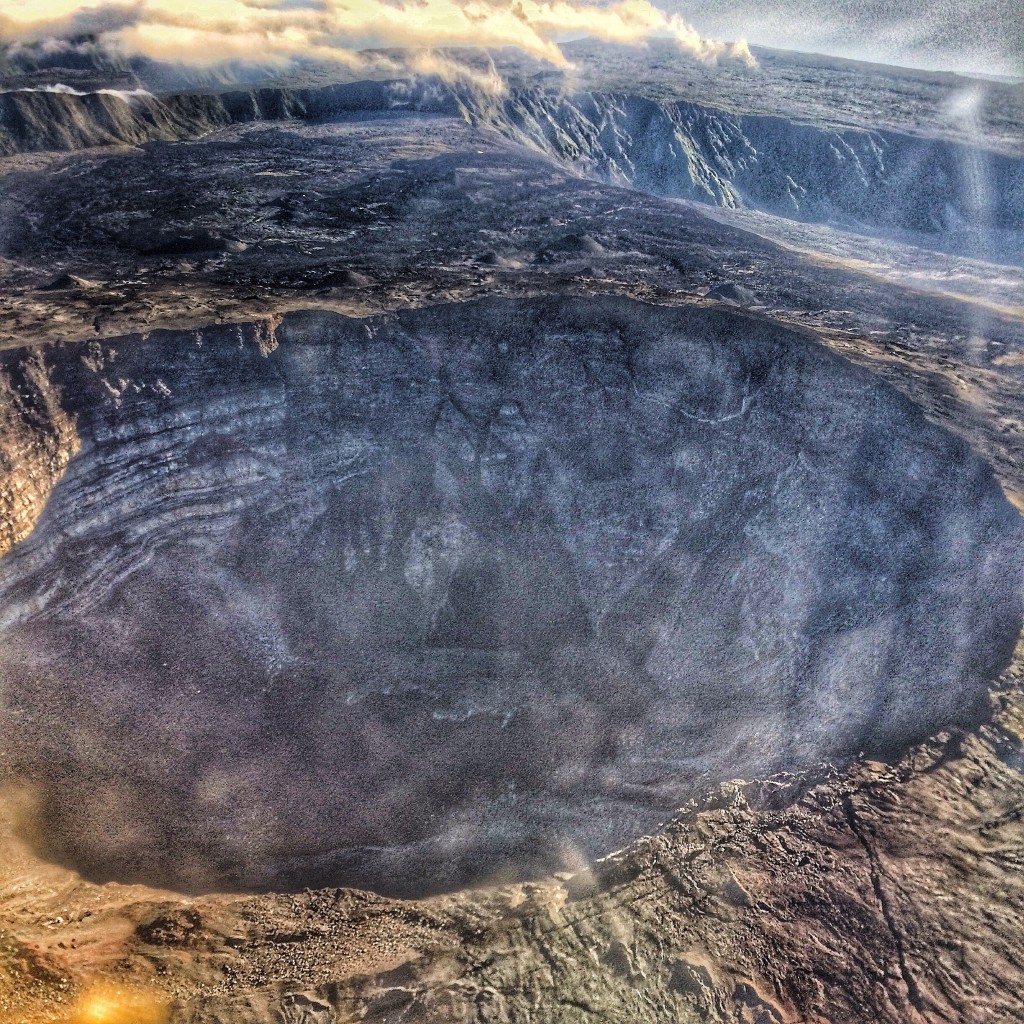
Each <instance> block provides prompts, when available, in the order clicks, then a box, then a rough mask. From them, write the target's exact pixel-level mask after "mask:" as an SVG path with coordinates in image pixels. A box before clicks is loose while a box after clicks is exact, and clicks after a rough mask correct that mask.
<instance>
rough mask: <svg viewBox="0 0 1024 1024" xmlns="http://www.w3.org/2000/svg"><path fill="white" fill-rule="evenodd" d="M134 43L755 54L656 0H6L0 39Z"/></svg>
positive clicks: (183, 48)
mask: <svg viewBox="0 0 1024 1024" xmlns="http://www.w3.org/2000/svg"><path fill="white" fill-rule="evenodd" d="M86 35H88V36H91V37H95V38H97V39H98V40H99V41H100V42H101V43H102V44H103V45H104V46H106V47H109V48H111V49H113V50H116V51H118V52H122V53H125V54H129V55H142V56H146V57H151V58H155V59H159V60H171V61H178V62H184V63H189V64H216V63H220V62H224V61H230V60H245V61H260V62H268V61H271V62H273V61H276V62H282V63H283V62H287V61H289V60H291V59H294V58H296V57H303V58H311V59H317V60H332V61H342V62H345V63H358V62H359V61H360V60H361V59H362V58H359V57H358V56H356V54H357V52H358V51H360V50H364V49H369V48H381V47H409V48H419V49H422V48H426V49H435V48H439V47H451V46H480V47H493V48H497V47H503V46H513V47H517V48H518V49H520V50H523V51H524V52H526V53H529V54H532V55H534V56H536V57H539V58H542V59H544V60H547V61H550V62H551V63H553V64H556V65H564V64H566V63H567V62H566V60H565V56H564V54H563V53H562V50H561V48H560V46H559V42H560V41H564V40H565V39H568V38H572V37H576V36H580V35H588V36H590V37H593V38H597V39H602V40H606V41H610V42H616V43H625V44H642V43H644V42H647V41H648V40H651V39H655V38H662V39H672V40H674V41H675V42H676V43H677V44H678V45H679V47H680V48H681V49H682V50H684V51H685V52H687V53H690V54H692V55H693V56H695V57H698V58H700V59H702V60H715V59H718V58H720V57H732V58H737V59H742V60H749V59H750V54H749V50H747V47H746V44H745V43H744V42H742V41H740V42H738V43H733V44H726V43H723V42H720V41H717V40H713V39H706V38H704V37H703V36H701V35H700V33H699V32H698V31H697V30H696V29H695V28H694V27H693V26H692V25H690V24H689V23H688V22H686V21H685V20H683V18H682V17H680V16H679V15H678V14H668V13H666V12H665V11H662V10H661V9H660V8H658V7H656V6H654V5H653V4H652V3H651V2H650V0H615V2H610V3H605V4H591V3H574V2H571V0H402V2H388V0H348V2H345V0H137V2H120V0H114V2H107V3H100V4H94V5H89V4H83V3H80V2H74V0H8V2H7V3H5V4H4V6H3V11H2V13H0V42H4V43H7V44H8V45H10V44H18V43H24V44H35V45H38V44H48V43H51V42H53V41H60V40H71V39H75V38H80V37H82V36H86Z"/></svg>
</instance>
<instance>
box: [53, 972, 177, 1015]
mask: <svg viewBox="0 0 1024 1024" xmlns="http://www.w3.org/2000/svg"><path fill="white" fill-rule="evenodd" d="M169 1015H170V1006H169V1005H168V1001H167V999H166V997H164V996H162V995H160V994H159V993H155V992H149V991H146V990H145V989H140V988H134V987H130V986H127V985H117V984H115V983H113V982H98V983H96V984H92V985H90V986H88V987H87V988H86V989H85V991H84V992H82V994H81V995H80V996H79V997H78V999H77V1001H76V1002H75V1004H74V1006H73V1007H72V1009H71V1014H70V1016H69V1017H67V1018H66V1022H62V1024H166V1022H167V1020H168V1018H169Z"/></svg>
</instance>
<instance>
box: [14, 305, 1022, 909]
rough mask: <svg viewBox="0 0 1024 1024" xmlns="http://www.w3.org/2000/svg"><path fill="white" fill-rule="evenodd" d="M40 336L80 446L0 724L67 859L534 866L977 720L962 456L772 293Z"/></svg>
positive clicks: (1011, 519) (998, 654)
mask: <svg viewBox="0 0 1024 1024" xmlns="http://www.w3.org/2000/svg"><path fill="white" fill-rule="evenodd" d="M46 359H47V361H48V362H49V363H50V365H51V374H52V379H53V380H54V381H55V382H57V383H58V384H59V386H60V388H61V389H62V391H63V394H64V396H65V399H64V401H65V407H66V409H67V410H68V412H69V413H70V414H72V415H74V416H75V417H76V419H77V423H78V430H79V433H80V434H81V437H82V442H83V448H82V453H81V454H80V456H79V457H78V458H77V459H76V460H75V461H74V462H73V463H72V464H71V466H70V467H69V470H68V472H67V473H66V474H65V476H64V478H63V480H62V481H61V483H60V485H59V486H58V487H57V489H56V490H55V492H54V494H53V495H52V497H51V499H50V502H49V504H48V506H47V509H46V512H45V514H44V515H43V517H42V519H41V520H40V522H39V525H38V527H37V529H36V531H35V532H34V533H33V534H32V536H31V537H29V538H28V539H27V540H26V541H24V542H23V543H22V544H21V545H20V546H19V547H18V548H17V549H16V551H14V552H13V553H12V554H10V555H9V556H8V557H7V558H5V559H4V560H3V561H2V562H0V598H2V600H0V607H2V609H3V626H4V650H3V653H2V654H0V661H2V666H3V675H4V677H5V679H6V681H7V682H8V685H9V686H10V688H11V689H10V692H12V693H17V694H18V695H19V701H18V703H19V707H18V710H17V713H16V714H13V715H8V716H7V717H6V718H5V722H6V724H7V725H8V726H9V729H8V732H7V735H6V736H5V742H6V744H7V747H8V749H9V751H10V752H11V753H10V756H11V757H12V759H13V760H14V761H15V762H16V764H17V765H18V766H19V768H20V770H22V771H23V773H24V774H26V775H27V776H29V777H38V778H39V782H40V785H41V786H42V787H43V788H44V790H45V791H46V794H47V803H46V811H45V813H46V814H47V815H48V816H49V818H48V824H47V830H48V833H47V834H48V842H49V843H50V844H51V846H50V849H51V851H52V852H53V853H54V854H55V855H59V856H61V857H62V858H64V859H66V860H67V859H69V860H71V861H72V862H74V863H77V864H79V865H80V866H81V867H83V868H84V869H86V870H88V871H91V872H101V871H102V872H110V873H112V874H114V875H117V876H120V877H121V878H126V877H140V878H142V879H144V880H150V881H152V880H154V879H156V878H159V879H160V880H162V881H163V882H165V883H167V884H174V885H177V886H183V887H186V888H193V887H213V886H217V885H230V886H238V887H243V888H253V887H257V888H260V887H281V886H287V887H301V886H303V885H309V884H327V883H338V882H342V881H344V882H347V883H351V884H360V885H367V886H370V887H372V888H375V889H377V890H379V891H385V892H396V893H411V894H419V893H422V892H424V891H428V892H429V891H435V890H437V889H442V888H446V887H455V886H458V885H461V884H465V883H466V882H469V881H477V880H480V879H481V878H486V877H489V876H491V875H493V874H495V873H498V872H510V873H512V874H520V873H526V874H536V873H538V872H543V871H545V870H551V869H554V868H557V867H559V866H562V865H565V864H572V863H575V862H576V861H577V860H578V859H579V858H580V857H590V856H593V855H595V854H599V853H603V852H607V851H608V850H610V849H614V848H617V847H618V846H621V845H623V843H625V842H627V841H628V840H630V839H632V838H635V837H636V836H639V835H641V834H643V833H644V832H645V831H647V830H648V829H650V828H652V827H653V826H655V825H656V824H657V823H658V822H659V821H660V820H662V819H663V818H664V816H665V815H666V814H668V813H669V812H670V811H671V810H672V809H673V808H675V807H677V806H678V805H679V804H680V803H681V802H682V801H683V800H684V799H685V797H686V796H687V795H689V794H690V793H692V792H694V791H695V790H696V789H699V788H700V787H701V786H702V785H704V784H705V783H706V781H707V780H708V779H712V780H720V779H727V778H733V777H736V776H748V777H749V776H754V775H756V776H762V775H764V774H766V773H770V772H774V771H777V770H780V769H794V768H797V767H801V766H806V765H809V764H814V763H817V762H819V761H821V760H827V759H839V760H842V759H846V758H849V757H851V756H855V755H856V754H857V753H858V752H859V751H861V750H870V751H873V752H876V753H878V754H889V753H892V752H895V751H898V750H899V749H902V748H903V747H904V746H905V744H907V743H908V742H910V741H912V740H913V739H914V738H918V737H921V736H923V735H926V734H927V733H928V732H929V731H931V730H933V729H936V728H939V727H942V726H945V725H949V724H952V723H959V724H963V725H969V724H972V723H974V722H976V721H978V720H979V719H980V718H981V717H983V715H984V713H985V708H986V697H985V686H986V683H987V681H988V680H989V679H990V678H991V677H992V676H993V675H994V674H995V673H996V672H997V671H998V670H999V668H1000V667H1001V666H1002V665H1003V664H1004V663H1005V661H1006V659H1007V658H1008V657H1009V652H1010V650H1011V648H1012V645H1013V643H1014V641H1015V639H1016V636H1017V634H1018V632H1019V629H1020V609H1019V599H1018V593H1019V591H1018V587H1019V579H1020V566H1021V563H1020V558H1019V555H1018V540H1019V538H1020V528H1019V517H1018V515H1017V513H1016V512H1015V511H1014V510H1013V509H1012V508H1011V507H1010V506H1009V505H1008V504H1007V503H1006V501H1005V499H1004V498H1003V496H1002V494H1001V492H1000V490H999V487H998V485H997V484H996V482H995V480H994V479H993V477H992V475H991V472H990V471H989V470H988V469H987V468H986V467H985V466H984V465H983V464H982V463H981V462H980V461H979V460H977V459H976V458H975V457H974V456H973V455H972V454H971V453H970V451H969V449H968V448H967V446H966V445H965V444H964V443H963V442H961V441H959V440H957V439H955V438H954V437H952V436H951V435H949V434H946V433H945V432H944V431H942V430H940V429H939V428H937V427H935V426H933V425H931V424H929V423H928V422H927V421H926V420H925V419H924V417H923V416H922V415H921V414H920V412H919V411H918V410H917V409H916V408H915V407H914V406H913V405H912V404H911V403H910V402H908V401H906V400H905V399H902V398H901V397H899V396H898V395H897V394H896V392H894V391H892V390H891V389H890V388H888V387H887V386H886V385H884V384H881V383H879V382H878V381H877V380H876V379H875V378H873V377H872V376H871V375H869V374H867V373H864V372H863V371H860V370H856V369H854V368H853V367H852V366H850V365H848V364H846V363H844V362H843V361H842V360H839V359H837V358H836V357H834V356H832V355H830V354H828V353H827V352H826V351H825V350H824V349H823V348H821V347H819V346H818V345H816V344H815V343H814V342H812V341H811V340H809V339H807V338H805V337H803V336H801V335H800V334H797V333H796V332H792V331H786V330H783V329H780V328H778V327H775V326H773V325H771V324H770V322H768V321H767V320H764V319H762V318H756V317H750V316H746V315H744V314H740V313H735V312H728V311H726V310H724V309H716V310H712V309H707V310H695V309H689V310H687V309H668V308H663V307H656V306H650V305H644V304H642V303H636V302H629V301H626V300H622V299H610V298H609V299H603V300H598V299H592V300H589V301H586V300H574V301H572V300H568V299H560V300H553V299H538V300H530V301H518V302H516V301H481V302H475V303H466V304H453V305H446V306H444V305H443V306H437V307H432V308H426V309H421V310H415V311H408V312H405V313H400V314H395V315H392V316H386V317H378V318H370V319H368V320H365V321H359V320H350V319H346V318H344V317H339V316H336V315H331V314H325V313H308V314H296V315H294V316H291V317H288V318H286V319H285V320H284V321H283V323H282V324H281V325H280V326H279V327H278V328H277V329H276V331H275V330H273V329H272V328H266V329H264V330H263V331H262V332H258V331H254V330H253V329H251V328H247V329H238V328H219V329H216V328H215V329H210V330H208V331H205V332H200V333H198V334H182V333H175V332H168V333H158V334H154V335H153V336H151V337H150V338H149V339H148V340H147V341H145V342H143V341H141V340H139V339H123V340H121V341H118V342H114V343H106V342H104V343H93V344H91V345H89V346H86V347H85V348H84V349H81V348H78V347H74V346H68V347H58V348H56V349H48V350H46ZM81 651H89V652H90V656H89V658H88V659H87V660H83V659H81V658H80V657H79V654H78V653H77V652H81ZM34 709H45V713H40V712H39V711H38V710H34ZM54 713H56V714H57V716H58V718H63V717H73V718H74V721H75V723H76V734H75V739H74V741H72V742H69V741H68V738H67V736H66V734H65V733H64V731H63V730H59V729H58V730H55V729H54V721H53V718H52V715H53V714H54ZM151 735H156V736H159V737H161V739H160V742H159V743H157V744H155V745H154V744H150V743H149V742H148V739H147V738H148V737H150V736H151ZM225 736H233V737H235V738H236V739H235V741H234V742H232V743H231V744H229V745H227V746H225V745H224V743H223V740H222V737H225ZM114 763H116V764H119V765H120V766H121V767H120V768H119V770H118V772H117V774H116V775H111V774H110V772H109V770H108V769H107V767H106V766H108V765H110V764H114ZM44 765H45V771H42V770H41V766H44ZM342 778H343V779H344V780H345V782H344V785H340V784H339V783H338V782H337V781H336V780H338V779H342ZM252 808H260V809H261V810H260V813H259V814H258V815H257V816H256V817H255V818H253V817H252V816H251V814H250V811H251V809H252ZM243 809H248V810H243ZM211 850H217V851H218V852H217V853H216V856H211ZM135 863H145V864H146V865H147V867H146V873H144V874H140V875H138V876H137V875H136V874H135V869H134V868H133V865H134V864H135Z"/></svg>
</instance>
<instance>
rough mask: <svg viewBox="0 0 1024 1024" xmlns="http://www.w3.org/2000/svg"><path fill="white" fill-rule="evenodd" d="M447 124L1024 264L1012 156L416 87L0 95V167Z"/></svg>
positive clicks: (730, 198) (579, 101)
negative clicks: (280, 136)
mask: <svg viewBox="0 0 1024 1024" xmlns="http://www.w3.org/2000/svg"><path fill="white" fill-rule="evenodd" d="M394 110H407V111H422V112H430V113H438V114H445V115H449V116H453V117H461V118H465V119H466V120H468V121H470V122H472V123H474V124H476V125H481V126H484V127H490V128H493V129H494V130H496V131H498V132H500V133H501V134H502V135H504V136H506V137H507V138H509V139H511V140H513V141H515V142H517V143H520V144H524V145H526V146H528V147H530V148H533V149H538V150H540V151H541V152H543V153H545V154H547V155H548V156H551V157H553V158H554V159H556V160H558V161H559V162H561V163H565V164H568V165H569V166H571V167H573V168H574V169H575V170H577V171H579V172H582V173H585V174H589V175H593V176H595V177H598V178H600V179H602V180H605V181H610V182H613V183H618V184H625V185H629V186H630V187H633V188H638V189H641V190H643V191H647V192H652V193H654V194H656V195H659V196H664V197H668V198H676V199H689V200H695V201H697V202H701V203H707V204H711V205H715V206H722V207H726V208H733V207H740V208H748V209H753V210H760V211H763V212H767V213H771V214H773V215H776V216H780V217H785V218H788V219H792V220H798V221H805V222H809V223H825V224H834V225H837V226H840V227H843V228H847V229H853V230H856V231H860V232H864V233H867V234H871V235H878V236H882V237H896V238H900V239H902V240H906V241H910V242H914V243H917V244H921V245H924V246H928V247H935V248H938V249H942V250H945V251H951V252H957V253H964V254H969V255H972V256H976V257H979V258H984V259H993V260H1010V261H1020V260H1022V259H1024V155H1022V154H1021V153H1020V152H1018V151H1000V150H998V149H996V148H993V147H990V146H988V145H987V144H986V141H985V140H984V139H979V141H978V144H977V145H976V146H970V145H966V144H964V143H963V142H960V141H953V140H951V139H946V138H941V137H928V136H925V135H920V134H915V133H914V132H913V130H912V129H908V130H907V131H906V132H900V131H894V130H891V129H886V130H881V129H879V130H867V129H865V128H861V127H842V126H838V125H835V124H832V123H829V122H828V121H826V120H822V121H821V122H814V123H811V122H807V121H798V120H795V119H792V118H787V117H778V116H769V115H766V114H744V113H740V112H734V111H729V110H726V109H720V108H718V107H715V106H713V105H711V104H707V103H695V102H688V101H667V100H666V101H659V100H654V99H649V98H645V97H643V96H638V95H630V94H626V93H614V92H600V91H591V92H580V93H566V92H562V91H559V90H547V89H542V88H536V87H530V86H525V85H513V86H511V87H510V88H508V90H507V91H505V92H503V93H500V94H495V93H493V92H489V91H486V90H483V89H480V88H478V87H475V86H473V85H472V84H470V83H467V82H446V81H441V80H440V79H433V78H431V77H429V76H427V77H423V78H416V79H410V80H395V81H366V82H355V83H349V84H344V85H334V86H328V87H325V88H321V89H284V88H262V89H251V90H233V91H222V92H216V93H199V92H196V93H183V94H180V95H165V96H160V97H157V96H151V95H141V96H133V97H128V96H124V95H121V96H118V95H111V94H104V93H96V94H91V95H86V96H76V95H70V94H66V93H52V92H25V91H12V92H6V93H4V92H0V155H3V154H9V153H17V152H24V151H32V150H45V149H78V148H82V147H86V146H99V145H114V144H125V143H128V144H133V145H136V144H141V143H144V142H147V141H155V140H169V139H176V138H186V137H191V136H196V135H201V134H203V133H205V132H209V131H213V130H216V129H218V128H224V127H227V126H229V125H232V124H239V123H246V122H249V121H256V120H281V119H288V118H301V119H306V120H318V119H326V118H334V117H339V116H350V115H355V114H359V113H362V112H367V111H376V112H383V111H394Z"/></svg>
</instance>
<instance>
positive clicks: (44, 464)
mask: <svg viewBox="0 0 1024 1024" xmlns="http://www.w3.org/2000/svg"><path fill="white" fill-rule="evenodd" d="M77 451H78V436H77V434H76V432H75V425H74V419H73V417H72V416H70V415H69V414H68V413H67V412H66V411H65V409H64V408H63V406H62V405H61V396H60V393H59V391H58V389H57V388H56V387H55V386H54V384H53V382H52V380H51V379H50V376H49V373H48V371H47V368H46V365H45V362H44V360H43V357H42V355H41V354H40V353H38V352H34V353H33V352H28V353H26V352H16V353H0V556H2V555H6V554H7V553H8V552H9V551H10V550H11V548H12V547H13V546H14V545H15V544H17V543H18V541H20V540H22V539H23V538H25V537H27V536H28V534H29V533H31V531H32V529H33V527H34V526H35V523H36V520H37V519H38V518H39V516H40V514H41V513H42V510H43V506H44V505H45V504H46V500H47V498H48V497H49V495H50V492H51V491H52V490H53V487H54V485H55V484H56V483H57V481H58V480H59V479H60V477H61V475H62V474H63V472H64V470H65V469H66V468H67V465H68V462H69V461H70V459H71V457H72V456H73V455H74V454H75V452H77Z"/></svg>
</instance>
